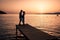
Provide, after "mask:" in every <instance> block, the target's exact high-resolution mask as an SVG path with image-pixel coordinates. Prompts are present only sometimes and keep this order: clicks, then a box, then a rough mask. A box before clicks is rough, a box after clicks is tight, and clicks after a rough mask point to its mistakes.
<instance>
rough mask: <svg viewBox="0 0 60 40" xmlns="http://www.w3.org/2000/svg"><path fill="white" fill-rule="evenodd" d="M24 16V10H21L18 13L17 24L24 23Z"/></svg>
mask: <svg viewBox="0 0 60 40" xmlns="http://www.w3.org/2000/svg"><path fill="white" fill-rule="evenodd" d="M24 16H25V11H23V10H21V11H20V13H19V25H24V19H25V18H24Z"/></svg>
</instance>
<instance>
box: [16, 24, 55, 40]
mask: <svg viewBox="0 0 60 40" xmlns="http://www.w3.org/2000/svg"><path fill="white" fill-rule="evenodd" d="M17 30H19V31H20V32H21V33H22V34H23V35H24V36H25V37H26V38H27V40H48V39H51V38H54V37H53V36H51V35H49V34H47V33H45V32H43V31H41V30H38V29H36V28H34V27H33V26H31V25H29V24H25V25H16V31H17ZM16 33H17V32H16Z"/></svg>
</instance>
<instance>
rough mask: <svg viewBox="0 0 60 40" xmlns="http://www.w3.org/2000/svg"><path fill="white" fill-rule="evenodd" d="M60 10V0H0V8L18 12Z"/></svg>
mask: <svg viewBox="0 0 60 40" xmlns="http://www.w3.org/2000/svg"><path fill="white" fill-rule="evenodd" d="M21 9H23V10H25V11H26V12H27V13H49V12H60V0H0V10H3V11H6V12H14V13H18V12H19V11H20V10H21Z"/></svg>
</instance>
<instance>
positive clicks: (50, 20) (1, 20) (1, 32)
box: [0, 14, 60, 40]
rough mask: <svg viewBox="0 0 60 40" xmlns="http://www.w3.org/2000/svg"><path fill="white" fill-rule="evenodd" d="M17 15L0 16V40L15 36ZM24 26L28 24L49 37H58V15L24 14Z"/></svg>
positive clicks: (59, 29) (59, 22) (59, 34)
mask: <svg viewBox="0 0 60 40" xmlns="http://www.w3.org/2000/svg"><path fill="white" fill-rule="evenodd" d="M18 24H19V14H0V39H6V38H7V40H8V39H9V38H11V37H15V36H16V25H18ZM25 24H29V25H31V26H33V27H35V28H36V29H39V30H41V31H43V32H45V33H48V34H49V35H52V36H56V37H60V15H59V16H57V15H56V14H54V15H49V14H48V15H46V14H45V15H43V14H42V15H41V14H25Z"/></svg>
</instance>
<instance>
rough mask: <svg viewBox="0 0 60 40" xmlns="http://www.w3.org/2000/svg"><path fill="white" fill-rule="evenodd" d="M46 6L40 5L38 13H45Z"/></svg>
mask: <svg viewBox="0 0 60 40" xmlns="http://www.w3.org/2000/svg"><path fill="white" fill-rule="evenodd" d="M46 8H47V6H46V5H45V4H40V5H39V10H40V13H44V12H45V11H46Z"/></svg>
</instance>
